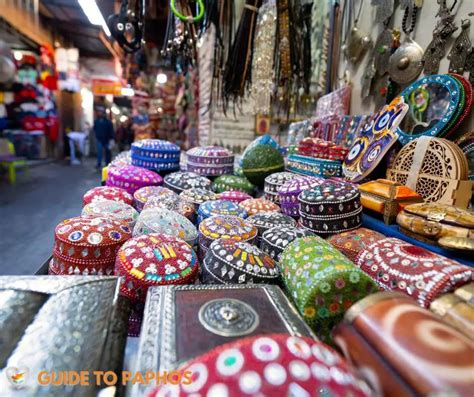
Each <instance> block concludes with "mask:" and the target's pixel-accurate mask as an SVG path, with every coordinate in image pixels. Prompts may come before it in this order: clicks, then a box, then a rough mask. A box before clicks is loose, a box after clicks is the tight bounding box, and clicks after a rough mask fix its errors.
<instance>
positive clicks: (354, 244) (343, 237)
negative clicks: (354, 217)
mask: <svg viewBox="0 0 474 397" xmlns="http://www.w3.org/2000/svg"><path fill="white" fill-rule="evenodd" d="M384 238H385V236H384V235H383V234H381V233H379V232H376V231H374V230H370V229H366V228H365V227H360V228H359V229H356V230H350V231H348V232H343V233H338V234H335V235H334V236H331V237H329V238H328V239H327V242H328V243H330V244H331V245H333V246H334V247H336V248H337V249H338V250H339V251H341V252H342V253H343V254H344V255H345V256H347V257H348V258H349V259H350V260H351V261H352V262H354V263H355V262H356V260H357V255H359V253H360V252H361V251H363V250H365V249H366V248H367V247H369V246H370V245H372V244H374V243H376V242H377V241H380V240H382V239H384Z"/></svg>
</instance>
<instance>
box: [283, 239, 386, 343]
mask: <svg viewBox="0 0 474 397" xmlns="http://www.w3.org/2000/svg"><path fill="white" fill-rule="evenodd" d="M280 270H281V272H282V277H283V281H284V284H285V286H286V290H287V291H288V293H289V294H290V295H291V297H292V298H293V300H294V302H295V304H296V307H297V308H298V310H299V312H300V313H301V315H302V316H303V318H304V319H305V321H306V323H307V324H308V325H309V326H311V327H312V328H313V330H314V331H315V332H316V334H317V335H318V336H320V337H321V338H322V339H324V340H330V332H331V329H332V328H333V327H334V326H335V325H336V324H337V323H339V322H340V321H341V320H342V317H343V315H344V312H345V311H346V310H347V309H348V308H349V307H350V306H351V305H352V304H353V303H354V302H356V301H358V300H360V299H362V298H363V297H365V296H366V295H369V294H371V293H373V292H376V291H378V288H377V285H376V284H375V282H374V281H373V280H372V279H371V278H370V277H369V276H368V275H367V274H365V273H364V272H363V271H361V270H360V269H359V268H357V267H356V266H355V265H354V264H353V263H352V262H351V261H350V260H349V259H347V258H346V257H345V256H344V255H343V254H341V253H340V252H339V251H338V250H337V249H336V248H334V247H333V246H332V245H331V244H329V243H328V242H326V241H325V240H323V239H321V238H320V237H317V236H314V237H302V238H299V239H296V240H294V241H293V242H292V243H290V244H289V245H288V246H287V247H286V248H285V250H284V251H283V254H282V255H281V261H280Z"/></svg>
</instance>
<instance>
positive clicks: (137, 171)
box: [105, 165, 163, 195]
mask: <svg viewBox="0 0 474 397" xmlns="http://www.w3.org/2000/svg"><path fill="white" fill-rule="evenodd" d="M162 183H163V178H162V177H161V176H159V175H158V174H157V173H155V172H153V171H150V170H147V169H145V168H140V167H135V166H134V165H126V166H123V167H112V168H110V169H109V172H108V175H107V181H106V183H105V184H106V185H107V186H115V187H120V188H122V189H125V190H126V191H127V192H128V193H130V194H132V195H133V194H134V193H135V191H137V190H138V189H140V188H142V187H145V186H158V185H161V184H162Z"/></svg>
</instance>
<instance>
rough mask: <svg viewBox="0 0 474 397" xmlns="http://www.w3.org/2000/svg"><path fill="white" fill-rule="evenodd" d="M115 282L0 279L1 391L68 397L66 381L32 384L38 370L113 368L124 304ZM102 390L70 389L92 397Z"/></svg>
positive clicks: (121, 344)
mask: <svg viewBox="0 0 474 397" xmlns="http://www.w3.org/2000/svg"><path fill="white" fill-rule="evenodd" d="M118 284H119V280H118V279H117V278H116V277H97V276H87V277H86V276H75V277H70V276H57V277H51V276H14V277H12V276H2V277H0V296H1V297H2V299H1V300H0V301H1V303H0V312H1V313H2V316H1V321H0V331H1V335H2V337H1V340H2V348H1V350H0V367H1V368H2V370H1V371H0V390H2V396H21V397H37V396H40V395H47V396H52V397H59V396H69V395H71V386H70V385H68V384H66V382H64V383H63V382H55V383H54V384H52V383H48V384H41V383H40V382H38V381H37V379H38V378H41V376H42V374H43V376H44V374H46V375H47V377H49V378H51V379H52V378H53V377H54V379H58V378H59V379H61V378H63V373H64V372H65V371H71V372H68V373H67V374H69V373H73V372H74V373H76V374H80V373H82V371H85V372H86V373H91V374H92V373H93V372H94V371H98V370H100V371H104V372H105V371H110V372H113V373H117V374H118V373H121V371H122V368H123V357H124V353H125V343H126V339H127V318H128V315H129V312H130V306H129V303H128V302H127V300H126V299H124V298H122V297H120V296H119V295H118ZM53 374H55V375H53ZM15 375H17V378H16V380H17V382H14V381H13V376H15ZM64 376H66V375H64ZM44 379H46V377H44ZM56 383H57V384H56ZM105 387H106V386H105V384H104V383H102V386H100V385H99V386H97V385H96V383H95V382H90V385H87V384H86V385H82V386H80V393H75V394H77V395H80V396H83V397H93V396H97V394H101V389H104V388H105ZM75 390H78V389H75ZM117 393H122V388H121V386H120V385H117Z"/></svg>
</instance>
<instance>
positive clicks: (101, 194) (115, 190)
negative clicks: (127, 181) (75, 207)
mask: <svg viewBox="0 0 474 397" xmlns="http://www.w3.org/2000/svg"><path fill="white" fill-rule="evenodd" d="M98 200H113V201H122V202H124V203H125V204H128V205H132V204H133V196H132V195H131V194H130V193H128V192H127V191H126V190H125V189H121V188H119V187H113V186H97V187H94V188H92V189H90V190H88V191H87V192H86V193H85V194H84V197H83V198H82V205H83V206H84V205H87V204H89V203H92V202H94V201H98Z"/></svg>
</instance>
